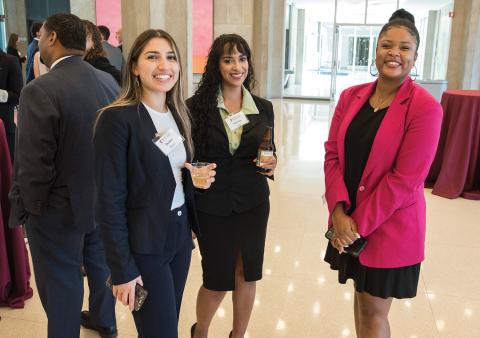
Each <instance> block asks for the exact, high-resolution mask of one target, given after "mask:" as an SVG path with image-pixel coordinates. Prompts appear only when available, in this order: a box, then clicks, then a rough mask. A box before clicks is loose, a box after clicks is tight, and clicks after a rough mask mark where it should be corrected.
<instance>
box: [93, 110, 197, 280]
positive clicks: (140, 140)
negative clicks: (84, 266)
mask: <svg viewBox="0 0 480 338" xmlns="http://www.w3.org/2000/svg"><path fill="white" fill-rule="evenodd" d="M170 110H171V111H172V112H173V111H174V108H173V107H171V106H170ZM173 116H174V117H175V114H173ZM176 122H177V126H178V128H179V130H180V132H181V133H182V134H184V133H183V131H182V128H181V124H180V123H179V121H176ZM155 134H156V129H155V125H154V124H153V121H152V119H151V118H150V115H149V113H148V111H147V110H146V108H145V106H144V105H143V104H138V105H137V104H135V105H130V106H124V107H115V108H110V109H108V110H105V111H104V112H103V113H102V115H101V116H100V118H99V120H98V123H97V126H96V129H95V136H94V143H95V178H96V184H97V192H96V197H97V198H96V220H97V223H98V224H99V225H100V227H101V230H102V233H103V240H104V244H105V250H106V254H107V261H108V265H109V266H110V269H111V272H112V280H113V282H114V284H122V283H126V282H129V281H131V280H132V279H134V278H135V277H137V276H138V275H139V272H138V270H137V267H136V265H135V262H134V260H133V257H132V253H136V254H157V255H159V254H162V253H163V249H164V246H165V240H166V236H167V230H168V223H169V217H170V208H171V205H172V201H173V196H174V193H175V187H176V183H175V178H174V176H173V171H172V167H171V164H170V161H169V159H168V157H167V156H165V155H164V154H163V152H162V151H161V150H160V149H158V148H157V146H156V145H155V144H154V143H153V142H152V139H153V138H154V136H155ZM187 161H191V154H189V153H188V150H187ZM182 175H183V177H182V182H183V188H184V192H185V203H186V206H187V208H188V216H189V224H190V226H191V228H192V230H194V231H195V232H198V225H197V224H198V222H197V217H196V213H195V204H194V196H193V195H194V188H193V183H192V178H191V176H190V172H189V171H188V170H187V169H185V168H184V169H183V170H182Z"/></svg>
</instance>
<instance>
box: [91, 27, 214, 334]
mask: <svg viewBox="0 0 480 338" xmlns="http://www.w3.org/2000/svg"><path fill="white" fill-rule="evenodd" d="M180 64H181V63H180V56H179V52H178V48H177V46H176V44H175V42H174V41H173V39H172V38H171V36H170V35H169V34H168V33H166V32H164V31H162V30H153V29H150V30H147V31H145V32H143V33H142V34H140V36H138V37H137V39H136V40H135V42H134V43H133V46H132V48H131V51H130V55H129V57H128V61H127V65H126V74H125V83H124V86H123V89H122V93H121V94H120V96H119V97H118V98H117V100H115V101H114V102H113V103H112V104H110V105H109V106H107V107H105V108H104V109H102V110H101V111H100V112H99V115H98V118H97V121H96V124H95V132H94V143H95V176H96V184H97V196H96V205H95V207H96V220H97V223H98V224H99V225H100V227H101V230H102V233H103V240H104V244H105V250H106V256H107V262H108V265H109V266H110V269H111V279H112V284H113V288H112V289H113V294H114V296H115V297H116V298H117V299H118V300H120V301H121V302H122V303H123V304H124V305H128V306H129V307H130V310H133V309H134V298H135V287H136V284H140V285H143V286H144V288H145V289H146V290H147V291H148V296H147V298H146V301H145V303H144V305H143V307H142V308H141V309H140V310H139V311H134V312H133V317H134V320H135V325H136V327H137V330H138V334H139V337H142V338H158V337H162V338H177V337H178V331H177V324H178V315H179V312H180V304H181V301H182V294H183V290H184V287H185V282H186V279H187V274H188V268H189V265H190V257H191V250H192V235H191V230H193V231H196V232H197V231H198V222H197V217H196V214H195V208H194V197H193V193H194V187H193V184H192V178H191V175H190V172H189V170H187V169H185V162H187V161H191V159H192V156H193V155H192V154H193V142H192V138H191V126H190V118H189V113H188V110H187V107H186V106H185V103H184V101H183V97H182V85H181V81H180V80H179V79H180V77H181V74H182V69H181V66H180ZM213 167H214V165H211V168H213ZM209 174H210V175H211V178H209V179H208V180H207V185H206V186H205V187H203V188H208V187H209V185H210V184H211V182H213V180H214V178H213V175H214V174H215V172H214V171H213V170H212V171H210V172H209Z"/></svg>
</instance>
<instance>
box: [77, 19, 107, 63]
mask: <svg viewBox="0 0 480 338" xmlns="http://www.w3.org/2000/svg"><path fill="white" fill-rule="evenodd" d="M82 22H83V25H84V26H85V33H86V36H87V37H88V36H91V37H92V42H93V46H92V48H90V50H88V51H86V53H85V56H84V57H83V58H84V59H85V60H91V59H95V58H96V57H98V56H105V55H106V53H105V50H104V49H103V45H102V35H101V33H100V30H99V29H98V27H97V26H95V25H94V24H93V22H91V21H88V20H82Z"/></svg>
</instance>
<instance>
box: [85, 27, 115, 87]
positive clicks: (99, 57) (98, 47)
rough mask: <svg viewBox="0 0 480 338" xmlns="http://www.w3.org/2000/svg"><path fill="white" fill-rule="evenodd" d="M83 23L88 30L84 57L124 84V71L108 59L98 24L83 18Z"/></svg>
mask: <svg viewBox="0 0 480 338" xmlns="http://www.w3.org/2000/svg"><path fill="white" fill-rule="evenodd" d="M83 24H84V26H85V30H86V31H87V45H86V48H85V56H84V57H83V59H84V60H85V61H87V62H88V63H89V64H91V65H92V66H93V67H95V68H97V69H100V70H101V71H104V72H106V73H108V74H110V75H112V76H113V78H114V79H115V81H117V83H118V84H119V85H122V73H121V72H120V71H119V70H118V69H117V68H115V66H113V65H112V64H111V63H110V61H108V59H107V57H106V55H107V54H106V53H105V50H104V49H103V45H102V36H101V34H100V31H99V30H98V28H97V26H95V25H94V24H93V23H92V22H90V21H88V20H83Z"/></svg>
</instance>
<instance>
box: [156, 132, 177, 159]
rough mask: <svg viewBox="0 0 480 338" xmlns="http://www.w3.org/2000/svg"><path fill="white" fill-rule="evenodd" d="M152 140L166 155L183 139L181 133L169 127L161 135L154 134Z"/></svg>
mask: <svg viewBox="0 0 480 338" xmlns="http://www.w3.org/2000/svg"><path fill="white" fill-rule="evenodd" d="M152 141H153V143H155V145H156V146H157V147H158V148H159V149H160V150H161V151H162V153H164V154H165V155H166V156H168V155H169V154H170V153H171V152H172V150H173V149H175V148H176V147H177V146H178V145H179V144H181V143H182V142H183V141H184V139H183V137H182V135H180V134H179V133H177V132H176V131H175V130H173V129H172V128H170V129H168V130H167V131H166V132H165V133H163V134H162V135H160V134H156V136H155V138H154V139H153V140H152Z"/></svg>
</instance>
